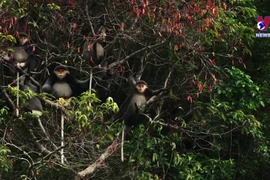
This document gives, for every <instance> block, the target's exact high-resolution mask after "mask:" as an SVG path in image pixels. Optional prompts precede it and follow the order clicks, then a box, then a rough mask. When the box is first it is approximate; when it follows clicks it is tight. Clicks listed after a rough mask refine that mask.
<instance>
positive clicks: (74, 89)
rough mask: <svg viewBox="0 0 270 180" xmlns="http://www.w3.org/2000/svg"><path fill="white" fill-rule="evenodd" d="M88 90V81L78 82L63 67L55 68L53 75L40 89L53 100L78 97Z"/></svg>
mask: <svg viewBox="0 0 270 180" xmlns="http://www.w3.org/2000/svg"><path fill="white" fill-rule="evenodd" d="M88 88H89V79H87V80H83V81H82V80H78V79H76V78H75V77H74V76H72V75H71V74H70V72H69V70H68V68H67V67H66V66H64V65H59V66H56V67H55V69H54V70H53V73H52V74H51V75H50V76H49V77H48V78H47V80H46V82H45V83H44V84H43V86H42V87H41V90H42V91H43V92H47V93H50V94H52V95H53V96H54V97H55V98H70V97H71V96H78V95H80V94H81V93H82V92H85V91H87V90H88Z"/></svg>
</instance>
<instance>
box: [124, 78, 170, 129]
mask: <svg viewBox="0 0 270 180" xmlns="http://www.w3.org/2000/svg"><path fill="white" fill-rule="evenodd" d="M129 83H130V84H131V86H132V88H133V94H132V95H131V97H130V101H129V103H128V106H127V109H126V111H125V113H124V115H123V119H124V121H125V125H126V126H127V127H131V126H134V125H137V124H139V123H140V122H139V118H138V117H139V116H140V115H139V108H140V107H142V106H144V105H146V102H147V101H148V100H149V99H150V98H151V97H152V96H154V95H158V94H160V93H162V92H168V91H169V89H168V88H162V89H158V90H152V89H150V88H148V84H147V83H146V82H145V81H143V80H140V81H137V82H135V80H134V78H133V77H130V78H129Z"/></svg>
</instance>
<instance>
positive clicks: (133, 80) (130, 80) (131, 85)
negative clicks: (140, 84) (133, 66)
mask: <svg viewBox="0 0 270 180" xmlns="http://www.w3.org/2000/svg"><path fill="white" fill-rule="evenodd" d="M128 82H129V85H130V87H131V88H132V89H133V91H134V92H135V91H136V81H135V79H134V77H133V76H132V75H130V76H129V77H128Z"/></svg>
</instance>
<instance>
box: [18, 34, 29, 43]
mask: <svg viewBox="0 0 270 180" xmlns="http://www.w3.org/2000/svg"><path fill="white" fill-rule="evenodd" d="M18 41H19V42H18V43H19V44H20V45H21V46H23V45H25V44H26V43H28V42H29V37H28V35H27V34H25V33H23V32H21V33H20V34H19V38H18Z"/></svg>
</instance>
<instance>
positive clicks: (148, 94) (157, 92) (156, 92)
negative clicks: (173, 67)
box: [146, 88, 170, 97]
mask: <svg viewBox="0 0 270 180" xmlns="http://www.w3.org/2000/svg"><path fill="white" fill-rule="evenodd" d="M169 91H170V89H169V88H162V89H157V90H152V89H150V88H147V92H146V94H147V96H148V97H152V96H155V95H158V94H160V93H162V92H165V93H166V94H167V93H169Z"/></svg>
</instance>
